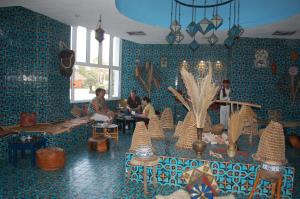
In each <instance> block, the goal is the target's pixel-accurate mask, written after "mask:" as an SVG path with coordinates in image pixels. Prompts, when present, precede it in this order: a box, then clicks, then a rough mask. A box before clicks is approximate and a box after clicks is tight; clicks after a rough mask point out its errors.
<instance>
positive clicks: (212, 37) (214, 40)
mask: <svg viewBox="0 0 300 199" xmlns="http://www.w3.org/2000/svg"><path fill="white" fill-rule="evenodd" d="M218 40H219V39H218V37H217V36H216V35H215V32H213V33H212V34H211V35H210V36H209V37H208V43H209V44H210V45H212V46H213V45H215V44H216V43H217V42H218Z"/></svg>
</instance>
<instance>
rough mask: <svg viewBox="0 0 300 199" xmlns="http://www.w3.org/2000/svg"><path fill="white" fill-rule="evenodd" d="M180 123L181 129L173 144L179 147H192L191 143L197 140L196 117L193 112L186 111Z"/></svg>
mask: <svg viewBox="0 0 300 199" xmlns="http://www.w3.org/2000/svg"><path fill="white" fill-rule="evenodd" d="M182 125H183V131H182V133H181V134H180V135H179V138H178V141H177V143H176V145H175V146H176V148H179V149H192V148H193V143H194V142H195V141H196V140H197V128H196V119H195V116H194V113H193V112H191V111H190V112H188V113H187V115H186V116H185V119H184V121H183V124H182Z"/></svg>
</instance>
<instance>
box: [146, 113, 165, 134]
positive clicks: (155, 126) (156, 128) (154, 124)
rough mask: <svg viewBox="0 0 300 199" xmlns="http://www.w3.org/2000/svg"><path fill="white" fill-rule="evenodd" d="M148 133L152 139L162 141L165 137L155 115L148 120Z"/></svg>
mask: <svg viewBox="0 0 300 199" xmlns="http://www.w3.org/2000/svg"><path fill="white" fill-rule="evenodd" d="M148 132H149V134H150V137H151V138H152V139H164V138H165V135H164V133H163V130H162V128H161V124H160V121H159V119H158V117H157V115H154V116H152V117H151V118H150V121H149V124H148Z"/></svg>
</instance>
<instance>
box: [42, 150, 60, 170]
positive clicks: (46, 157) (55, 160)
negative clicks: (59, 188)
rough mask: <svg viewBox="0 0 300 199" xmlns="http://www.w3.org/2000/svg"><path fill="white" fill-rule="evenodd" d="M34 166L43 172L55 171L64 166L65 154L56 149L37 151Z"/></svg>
mask: <svg viewBox="0 0 300 199" xmlns="http://www.w3.org/2000/svg"><path fill="white" fill-rule="evenodd" d="M36 165H37V166H38V167H39V168H41V169H42V170H45V171H55V170H57V169H60V168H62V167H63V166H64V165H65V152H64V150H63V149H61V148H58V147H48V148H44V149H39V150H38V151H37V152H36Z"/></svg>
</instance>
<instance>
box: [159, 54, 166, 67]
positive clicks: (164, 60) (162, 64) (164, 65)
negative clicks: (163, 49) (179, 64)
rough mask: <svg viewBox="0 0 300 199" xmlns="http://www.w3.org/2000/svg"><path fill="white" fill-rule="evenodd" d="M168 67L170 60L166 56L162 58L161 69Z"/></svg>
mask: <svg viewBox="0 0 300 199" xmlns="http://www.w3.org/2000/svg"><path fill="white" fill-rule="evenodd" d="M167 66H168V59H167V57H165V56H162V57H161V58H160V67H162V68H165V67H167Z"/></svg>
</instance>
